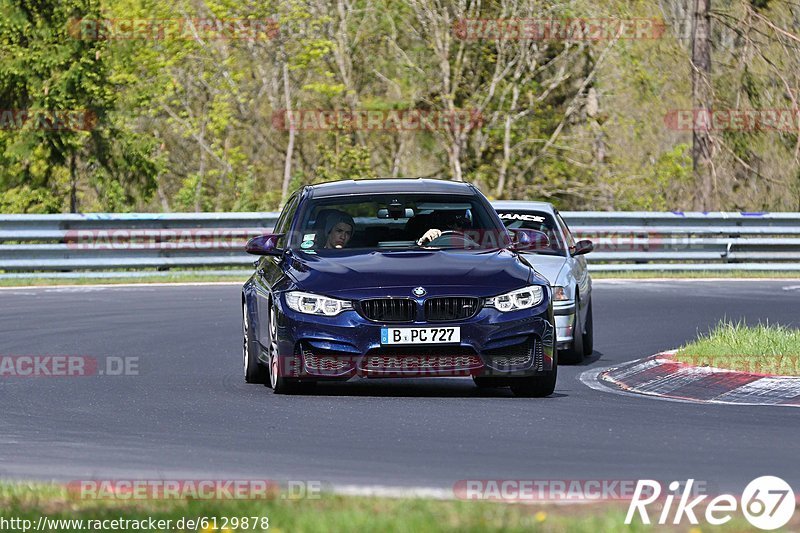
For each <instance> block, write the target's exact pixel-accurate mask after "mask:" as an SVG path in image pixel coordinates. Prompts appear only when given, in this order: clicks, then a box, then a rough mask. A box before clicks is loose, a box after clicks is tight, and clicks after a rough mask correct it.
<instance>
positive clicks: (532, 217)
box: [497, 210, 567, 256]
mask: <svg viewBox="0 0 800 533" xmlns="http://www.w3.org/2000/svg"><path fill="white" fill-rule="evenodd" d="M497 213H498V214H499V215H500V220H502V221H503V224H505V226H506V228H508V229H509V230H514V229H520V228H522V229H534V230H537V231H541V232H543V233H545V234H547V237H548V238H549V239H550V248H549V249H537V250H536V251H535V252H532V253H537V254H544V255H563V256H566V255H567V248H566V245H565V244H564V240H563V239H562V238H561V232H560V231H559V230H558V225H557V224H556V220H555V218H553V216H552V215H551V214H550V213H547V212H546V211H527V210H526V211H506V210H498V212H497Z"/></svg>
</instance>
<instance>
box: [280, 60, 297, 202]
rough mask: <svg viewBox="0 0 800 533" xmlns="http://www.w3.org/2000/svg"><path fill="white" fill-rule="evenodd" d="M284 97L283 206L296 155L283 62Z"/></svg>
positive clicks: (289, 99)
mask: <svg viewBox="0 0 800 533" xmlns="http://www.w3.org/2000/svg"><path fill="white" fill-rule="evenodd" d="M283 97H284V102H285V104H286V120H287V121H288V122H289V143H288V144H287V145H286V159H285V160H284V162H283V187H282V189H281V206H283V204H284V203H285V202H286V197H287V196H289V183H290V182H291V180H292V156H293V153H294V136H295V130H294V126H295V124H294V116H292V99H291V98H290V95H289V65H288V63H287V62H286V61H284V62H283Z"/></svg>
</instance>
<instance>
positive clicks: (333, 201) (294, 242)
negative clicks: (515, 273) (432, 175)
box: [289, 194, 510, 253]
mask: <svg viewBox="0 0 800 533" xmlns="http://www.w3.org/2000/svg"><path fill="white" fill-rule="evenodd" d="M509 242H510V240H509V237H508V234H507V232H506V231H505V229H504V228H503V226H502V225H500V224H498V223H497V219H496V217H494V216H493V213H491V211H490V210H489V209H488V208H487V206H486V205H485V203H484V202H482V201H481V199H480V198H478V197H474V196H453V195H432V194H393V195H371V196H369V197H364V196H348V197H333V198H319V199H311V200H310V201H309V202H307V203H306V205H305V206H304V209H303V212H302V214H301V216H300V220H299V221H298V223H297V224H296V225H295V226H294V231H293V234H292V236H291V238H290V240H289V246H290V247H291V248H294V249H300V250H303V251H306V252H310V253H317V252H319V251H321V250H337V249H367V250H404V249H442V248H447V249H454V248H464V249H496V248H502V247H505V246H508V244H509Z"/></svg>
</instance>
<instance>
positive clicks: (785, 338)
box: [675, 321, 800, 376]
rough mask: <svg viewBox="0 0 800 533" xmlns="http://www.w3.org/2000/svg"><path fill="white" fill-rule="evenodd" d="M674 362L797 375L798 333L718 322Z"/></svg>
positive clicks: (799, 362)
mask: <svg viewBox="0 0 800 533" xmlns="http://www.w3.org/2000/svg"><path fill="white" fill-rule="evenodd" d="M675 359H676V360H677V361H682V362H684V363H689V364H692V365H696V366H713V367H717V368H727V369H731V370H738V371H740V372H752V373H755V374H773V375H782V376H800V330H797V329H792V328H788V327H786V326H781V325H770V324H766V325H765V324H758V325H757V326H748V325H746V324H745V323H744V322H737V323H733V322H731V321H721V322H720V323H719V324H717V326H716V327H714V329H712V330H711V331H710V332H709V333H708V334H705V335H701V336H700V338H698V339H697V340H696V341H693V342H690V343H689V344H686V345H685V346H682V347H681V348H680V349H679V350H678V352H677V354H676V355H675Z"/></svg>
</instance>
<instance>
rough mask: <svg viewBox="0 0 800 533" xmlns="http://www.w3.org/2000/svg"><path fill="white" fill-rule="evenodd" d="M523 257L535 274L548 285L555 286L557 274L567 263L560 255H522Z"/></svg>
mask: <svg viewBox="0 0 800 533" xmlns="http://www.w3.org/2000/svg"><path fill="white" fill-rule="evenodd" d="M524 256H525V259H526V260H527V261H528V262H529V263H530V264H531V265H532V266H533V268H535V269H536V272H538V273H539V274H541V275H542V276H544V277H545V278H547V281H549V282H550V285H556V283H557V281H558V274H559V273H560V272H561V269H563V268H564V265H565V264H566V263H567V258H566V257H563V256H560V255H545V254H524Z"/></svg>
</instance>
